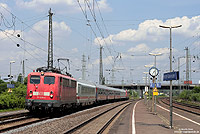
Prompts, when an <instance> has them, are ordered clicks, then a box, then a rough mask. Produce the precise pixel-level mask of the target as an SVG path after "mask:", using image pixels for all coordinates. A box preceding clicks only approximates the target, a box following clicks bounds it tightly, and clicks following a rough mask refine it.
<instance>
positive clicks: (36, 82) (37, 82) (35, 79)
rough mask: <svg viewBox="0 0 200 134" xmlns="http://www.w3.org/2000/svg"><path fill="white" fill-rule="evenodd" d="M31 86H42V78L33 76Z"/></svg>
mask: <svg viewBox="0 0 200 134" xmlns="http://www.w3.org/2000/svg"><path fill="white" fill-rule="evenodd" d="M30 83H31V84H40V76H36V75H32V76H31V78H30Z"/></svg>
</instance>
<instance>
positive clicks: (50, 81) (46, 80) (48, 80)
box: [44, 76, 55, 84]
mask: <svg viewBox="0 0 200 134" xmlns="http://www.w3.org/2000/svg"><path fill="white" fill-rule="evenodd" d="M54 83H55V77H54V76H45V77H44V84H54Z"/></svg>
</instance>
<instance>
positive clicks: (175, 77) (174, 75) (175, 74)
mask: <svg viewBox="0 0 200 134" xmlns="http://www.w3.org/2000/svg"><path fill="white" fill-rule="evenodd" d="M169 80H179V71H176V72H169V73H164V76H163V81H169Z"/></svg>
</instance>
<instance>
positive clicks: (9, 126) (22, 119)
mask: <svg viewBox="0 0 200 134" xmlns="http://www.w3.org/2000/svg"><path fill="white" fill-rule="evenodd" d="M47 119H49V117H41V118H39V117H33V116H32V115H29V114H28V113H22V114H16V115H12V116H11V118H7V117H1V120H2V121H1V122H0V133H3V132H6V131H10V130H13V129H16V128H19V127H22V126H26V125H30V124H33V123H37V122H40V121H44V120H47Z"/></svg>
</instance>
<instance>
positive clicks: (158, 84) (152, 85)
mask: <svg viewBox="0 0 200 134" xmlns="http://www.w3.org/2000/svg"><path fill="white" fill-rule="evenodd" d="M154 87H155V83H150V88H154ZM156 87H157V88H161V83H156Z"/></svg>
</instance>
